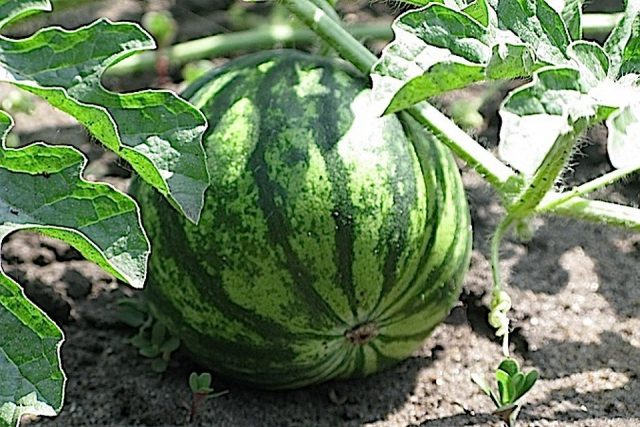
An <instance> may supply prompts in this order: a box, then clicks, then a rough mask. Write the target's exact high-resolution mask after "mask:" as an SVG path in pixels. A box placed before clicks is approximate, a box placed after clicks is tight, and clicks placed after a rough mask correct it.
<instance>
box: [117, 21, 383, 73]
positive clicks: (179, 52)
mask: <svg viewBox="0 0 640 427" xmlns="http://www.w3.org/2000/svg"><path fill="white" fill-rule="evenodd" d="M347 28H348V31H349V33H350V34H352V35H353V37H355V38H372V39H390V38H391V35H392V32H391V27H390V26H389V23H388V22H386V21H385V22H375V23H369V24H353V25H350V26H348V27H347ZM315 40H317V36H316V34H315V33H314V32H313V31H311V30H308V29H306V28H305V29H300V28H294V27H292V26H290V25H270V26H268V27H265V28H258V29H255V30H248V31H238V32H235V33H227V34H216V35H214V36H209V37H204V38H201V39H196V40H191V41H188V42H184V43H179V44H176V45H174V46H172V47H170V48H168V49H167V55H168V56H169V58H170V60H171V65H173V66H180V65H183V64H186V63H187V62H189V61H195V60H198V59H203V58H213V57H218V56H224V55H229V54H232V53H238V52H242V51H253V50H259V49H268V48H271V47H273V46H277V45H286V46H292V45H296V44H310V43H312V42H313V41H315ZM155 56H156V52H152V51H148V52H142V53H139V54H137V55H133V56H130V57H128V58H126V59H124V60H122V61H121V62H119V63H117V64H115V65H114V66H112V67H110V68H108V69H107V72H106V74H107V75H108V76H115V77H122V76H126V75H129V74H131V73H135V72H141V71H150V70H153V67H154V64H155Z"/></svg>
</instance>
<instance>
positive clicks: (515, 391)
mask: <svg viewBox="0 0 640 427" xmlns="http://www.w3.org/2000/svg"><path fill="white" fill-rule="evenodd" d="M495 377H496V382H497V384H498V393H496V392H495V391H494V390H493V389H492V388H491V387H489V385H488V384H487V383H486V382H485V380H484V378H482V377H481V376H480V375H472V376H471V380H472V381H473V382H474V383H476V384H477V385H478V387H480V389H481V390H482V391H483V392H484V394H486V395H487V396H489V397H490V398H491V400H492V401H493V403H494V404H495V405H496V410H495V412H494V413H495V414H496V415H498V416H500V418H502V420H503V421H504V422H505V424H507V425H508V426H509V427H515V425H516V418H517V417H518V412H519V411H520V406H519V405H518V404H517V401H518V400H519V399H520V398H521V397H522V396H524V395H525V394H526V393H527V392H528V391H529V390H531V387H533V385H534V384H535V383H536V381H537V379H538V371H537V370H535V369H532V370H531V371H529V372H527V373H525V372H524V371H521V370H520V366H519V365H518V362H516V361H515V360H514V359H511V358H506V359H503V360H502V362H500V365H499V366H498V369H496V373H495Z"/></svg>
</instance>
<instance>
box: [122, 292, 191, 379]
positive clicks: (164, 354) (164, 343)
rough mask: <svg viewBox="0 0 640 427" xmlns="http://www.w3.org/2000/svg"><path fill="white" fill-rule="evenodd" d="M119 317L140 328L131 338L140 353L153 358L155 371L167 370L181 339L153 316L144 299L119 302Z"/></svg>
mask: <svg viewBox="0 0 640 427" xmlns="http://www.w3.org/2000/svg"><path fill="white" fill-rule="evenodd" d="M118 317H119V319H120V321H121V322H123V323H126V324H127V325H129V326H132V327H134V328H138V333H137V334H136V335H135V336H134V337H133V338H131V344H133V345H134V346H135V347H136V348H137V349H138V352H139V353H140V355H142V356H144V357H147V358H149V359H152V360H151V369H153V370H154V371H155V372H164V371H166V370H167V366H168V365H169V360H170V359H171V353H173V352H174V351H176V350H177V349H178V347H180V340H179V339H178V338H176V337H174V336H171V334H169V332H168V331H167V328H166V327H165V326H164V325H163V324H162V323H160V322H158V321H157V320H155V319H154V318H153V316H152V315H151V313H150V311H149V307H148V305H147V303H146V302H145V301H144V300H141V299H135V298H127V299H124V300H121V301H119V302H118Z"/></svg>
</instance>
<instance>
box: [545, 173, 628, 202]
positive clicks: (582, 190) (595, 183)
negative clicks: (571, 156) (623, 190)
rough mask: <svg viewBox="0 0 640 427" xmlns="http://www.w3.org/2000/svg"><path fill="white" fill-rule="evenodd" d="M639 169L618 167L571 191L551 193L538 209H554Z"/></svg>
mask: <svg viewBox="0 0 640 427" xmlns="http://www.w3.org/2000/svg"><path fill="white" fill-rule="evenodd" d="M638 169H640V167H631V168H623V169H616V170H614V171H611V172H609V173H606V174H604V175H602V176H600V177H598V178H596V179H594V180H591V181H589V182H586V183H584V184H582V185H579V186H578V187H575V188H573V189H572V190H571V191H567V192H564V193H562V194H549V195H548V196H547V197H545V198H544V199H543V200H542V202H541V203H540V205H538V207H537V208H536V211H537V212H540V213H542V212H550V211H553V210H554V209H555V208H556V207H557V206H558V205H560V204H562V203H564V202H566V201H568V200H569V199H571V198H573V197H579V196H584V195H586V194H589V193H591V192H593V191H596V190H598V189H600V188H603V187H606V186H608V185H611V184H613V183H614V182H616V181H619V180H621V179H623V178H625V177H627V176H629V175H631V174H632V173H634V172H637V171H638Z"/></svg>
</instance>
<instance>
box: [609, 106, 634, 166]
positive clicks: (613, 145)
mask: <svg viewBox="0 0 640 427" xmlns="http://www.w3.org/2000/svg"><path fill="white" fill-rule="evenodd" d="M638 99H640V98H636V100H638ZM607 128H608V129H609V136H608V146H607V150H608V152H609V160H611V164H612V165H613V166H614V167H615V168H617V169H623V168H640V102H638V103H635V104H633V105H628V106H626V107H624V108H621V109H619V110H618V111H616V112H615V113H614V114H612V115H611V116H609V118H608V119H607Z"/></svg>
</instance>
